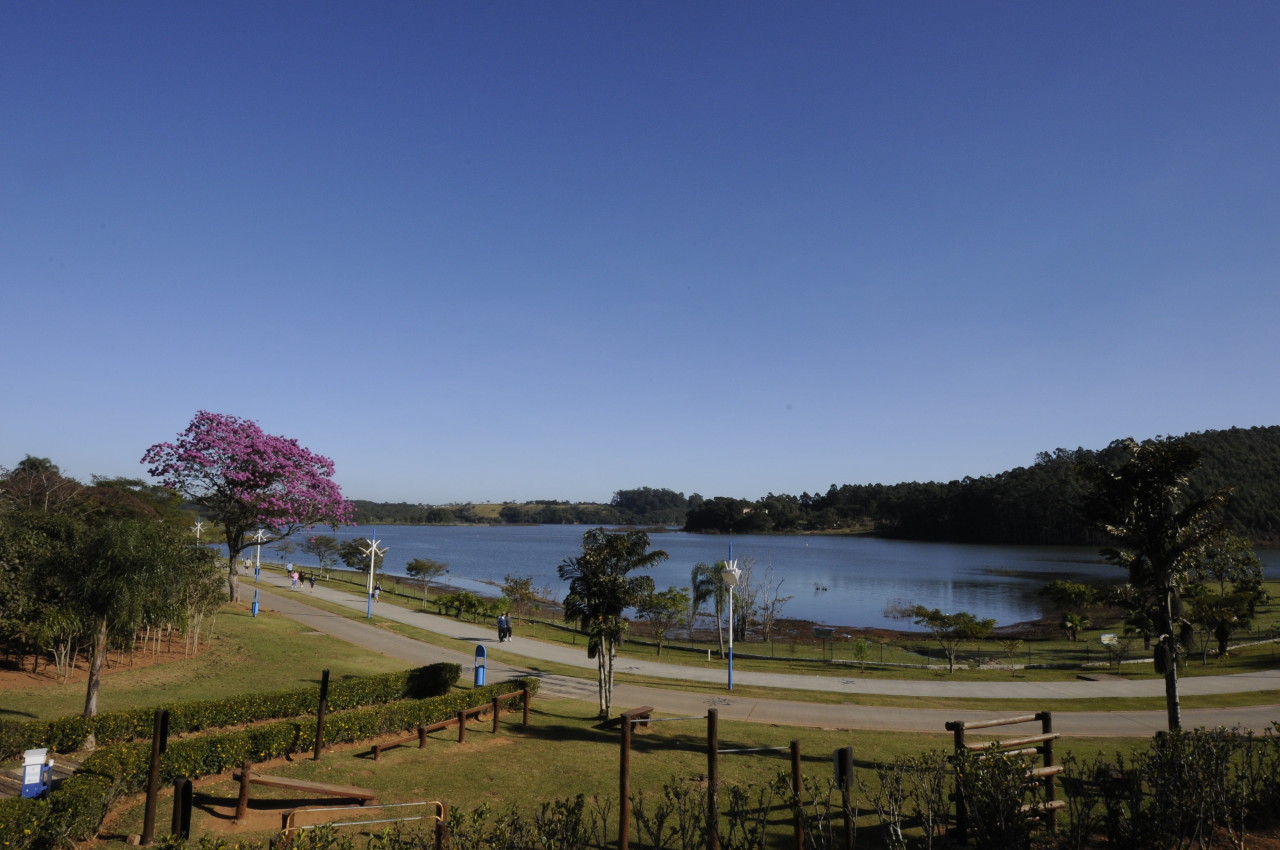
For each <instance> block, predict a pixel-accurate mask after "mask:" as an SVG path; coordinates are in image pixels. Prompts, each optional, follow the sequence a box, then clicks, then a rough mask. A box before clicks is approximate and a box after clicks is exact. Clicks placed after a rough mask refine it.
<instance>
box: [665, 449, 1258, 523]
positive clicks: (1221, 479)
mask: <svg viewBox="0 0 1280 850" xmlns="http://www.w3.org/2000/svg"><path fill="white" fill-rule="evenodd" d="M1185 439H1186V440H1187V441H1189V442H1191V443H1192V444H1194V445H1195V446H1196V447H1197V448H1198V449H1200V451H1201V453H1202V463H1201V467H1200V469H1199V470H1198V471H1197V474H1196V476H1195V477H1194V479H1193V486H1194V488H1195V490H1196V491H1197V493H1207V492H1210V491H1212V490H1215V489H1218V488H1220V487H1229V488H1231V489H1232V491H1233V496H1232V498H1231V500H1230V502H1229V503H1228V507H1227V516H1228V520H1229V522H1230V523H1231V525H1232V527H1233V529H1234V530H1235V531H1237V532H1238V533H1240V534H1243V535H1245V536H1247V537H1249V538H1252V539H1254V540H1256V541H1267V542H1277V541H1280V427H1277V426H1272V427H1265V428H1248V429H1244V428H1232V429H1230V430H1228V431H1206V432H1204V433H1199V434H1187V435H1185ZM1105 451H1107V449H1105V448H1104V449H1101V450H1098V451H1094V450H1089V449H1083V448H1077V449H1074V450H1070V449H1058V450H1056V451H1053V452H1042V453H1041V454H1040V455H1039V456H1038V457H1037V458H1036V462H1035V463H1034V464H1033V465H1031V466H1028V467H1019V468H1017V469H1011V470H1009V471H1007V472H1002V473H1000V474H998V475H991V476H984V477H982V478H965V479H962V480H959V481H951V482H948V483H945V484H944V483H937V482H931V483H926V484H920V483H914V482H913V483H908V484H889V485H884V484H865V485H853V484H846V485H844V486H840V487H837V486H835V485H832V486H831V487H830V489H828V490H827V492H826V493H824V494H821V495H810V494H808V493H803V494H801V495H800V496H799V497H794V496H774V495H773V494H770V495H768V496H766V497H765V498H763V499H760V500H757V501H756V502H745V501H740V500H735V499H721V498H715V499H709V500H707V501H705V502H704V503H703V504H702V505H700V506H699V507H698V508H696V509H694V510H691V511H690V512H689V517H688V520H687V522H686V528H687V529H688V530H689V531H734V532H738V533H748V532H766V531H818V530H824V529H825V530H832V529H840V528H863V529H866V530H870V531H873V532H874V533H877V534H881V535H884V536H891V537H901V538H906V539H912V540H948V541H954V542H971V543H1028V544H1045V543H1059V544H1070V543H1095V542H1098V541H1097V538H1096V536H1095V535H1093V534H1092V533H1091V532H1090V531H1089V529H1088V528H1087V527H1086V526H1085V523H1084V522H1083V520H1082V518H1081V516H1080V511H1079V506H1080V500H1081V496H1082V489H1081V484H1080V482H1079V480H1078V478H1077V476H1076V468H1077V466H1078V465H1079V464H1081V463H1087V462H1091V461H1093V460H1094V459H1095V458H1097V457H1098V456H1099V454H1100V453H1101V452H1105Z"/></svg>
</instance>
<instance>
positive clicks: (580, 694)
mask: <svg viewBox="0 0 1280 850" xmlns="http://www.w3.org/2000/svg"><path fill="white" fill-rule="evenodd" d="M254 588H258V589H260V590H261V591H262V594H261V597H260V606H261V608H262V609H264V610H267V611H276V612H278V613H280V614H282V615H284V616H286V617H289V618H290V619H293V620H297V621H298V622H301V623H303V624H305V625H308V626H310V627H311V628H313V629H315V630H316V631H319V632H324V633H326V634H330V635H333V636H334V637H338V638H341V639H342V640H345V641H348V642H350V643H354V644H356V645H358V646H363V647H365V648H367V649H371V650H373V651H375V652H380V653H382V654H384V655H388V656H391V657H394V658H400V659H402V660H404V661H406V662H408V663H411V664H414V665H422V664H430V663H433V662H436V661H450V662H454V663H457V664H460V665H462V667H463V669H464V671H465V672H464V676H471V675H472V669H473V668H472V665H473V663H474V652H475V650H474V645H476V644H483V645H485V646H486V647H487V648H488V650H489V651H491V652H492V651H495V650H497V651H498V652H503V651H509V652H510V653H511V654H513V655H519V656H520V657H521V659H522V660H523V661H524V665H523V666H522V665H521V664H518V663H514V662H513V663H507V662H504V661H502V660H500V659H498V658H490V659H489V662H488V675H489V677H490V678H491V679H496V677H504V678H505V677H508V676H517V675H534V676H537V677H538V678H540V679H541V680H542V685H541V689H542V693H544V694H546V695H548V696H552V697H568V698H574V699H583V700H588V701H591V702H595V701H596V699H597V694H596V684H595V679H594V676H588V678H581V679H579V678H574V677H570V676H557V675H551V674H547V673H545V672H544V671H541V670H539V669H538V667H537V661H539V660H543V661H551V662H554V663H556V664H560V665H565V666H572V667H580V668H583V669H584V671H590V672H591V673H594V671H595V662H594V661H590V660H588V659H587V656H586V652H585V650H584V649H581V648H574V647H572V646H565V645H562V644H553V643H546V642H542V641H535V640H522V639H521V638H520V637H519V635H517V636H516V637H515V639H514V640H513V641H512V642H510V643H507V644H501V645H500V644H499V643H498V640H497V633H496V630H495V629H492V628H486V627H484V626H480V625H476V624H474V623H464V622H462V621H461V620H455V619H452V618H449V617H440V616H437V615H434V614H427V613H424V612H418V611H411V610H408V609H405V608H400V607H397V606H395V605H381V604H378V603H375V605H374V609H375V613H376V614H377V615H378V616H379V617H381V618H384V619H388V620H395V621H398V622H401V623H406V624H408V625H411V626H415V627H417V628H420V629H423V630H425V631H430V632H434V633H436V634H440V635H444V636H446V637H451V638H453V639H455V640H458V641H460V642H464V643H466V644H469V645H470V646H468V647H467V648H466V649H459V650H449V649H443V648H441V647H438V646H435V645H433V644H429V643H423V642H421V641H417V640H414V639H412V638H408V637H404V636H402V635H398V634H395V633H394V632H391V631H388V630H387V629H383V628H379V627H377V626H374V625H372V624H369V623H366V622H363V621H359V620H351V619H348V618H346V617H341V616H338V615H336V614H330V613H327V612H325V611H321V610H320V609H318V608H315V607H312V606H310V605H308V604H307V601H308V597H311V596H314V597H315V598H317V599H324V600H325V601H327V602H331V603H335V604H338V605H342V606H344V607H347V608H351V609H353V610H356V611H359V612H361V613H364V612H365V611H366V610H367V607H368V605H367V603H366V602H365V601H364V600H361V599H357V598H355V597H352V596H351V595H350V594H347V593H344V592H342V591H338V590H331V589H329V588H326V587H323V586H318V587H316V588H315V589H314V590H312V589H310V588H306V589H303V590H291V589H289V588H288V587H287V586H286V582H285V579H284V578H283V577H282V576H279V575H277V574H274V573H273V574H268V573H265V572H264V573H263V574H262V581H261V583H260V584H257V585H255V584H253V583H252V582H251V581H249V582H247V581H245V579H244V578H241V597H242V598H244V597H245V596H246V593H251V592H252V591H253V589H254ZM615 669H616V671H617V672H619V673H641V674H644V675H647V676H656V677H661V678H667V679H672V680H673V687H677V686H678V685H677V684H676V683H678V682H679V681H680V680H685V681H702V682H714V683H719V682H724V681H725V673H724V672H723V671H715V670H706V669H702V668H690V667H681V666H678V665H674V664H664V663H662V662H659V661H646V660H636V659H630V658H626V659H620V660H619V662H618V664H617V666H616V668H615ZM851 672H852V671H851ZM734 682H735V684H739V685H762V686H769V687H775V688H789V689H794V690H817V691H824V692H827V693H832V692H837V693H847V694H888V695H897V696H907V697H912V696H914V697H949V698H986V699H996V700H999V699H1031V700H1034V699H1044V700H1055V701H1056V700H1063V699H1086V698H1098V697H1114V698H1120V697H1158V696H1163V694H1164V682H1163V681H1162V680H1159V679H1147V680H1140V681H1126V680H1119V679H1117V680H1107V681H1097V682H1086V681H1069V682H939V681H929V680H896V679H893V680H878V679H877V680H871V679H858V678H857V677H855V676H849V677H846V678H838V677H831V676H804V675H796V674H787V673H755V672H749V671H736V672H735V674H734ZM1180 685H1181V693H1182V694H1183V695H1190V694H1215V693H1237V692H1242V691H1261V690H1273V689H1280V670H1268V671H1263V672H1257V673H1242V674H1236V675H1230V676H1197V677H1192V678H1188V679H1183V680H1181V683H1180ZM613 702H614V704H615V705H617V706H619V707H620V708H625V707H627V706H636V705H651V706H653V707H654V708H656V709H657V710H658V711H661V712H664V713H669V714H676V715H688V716H693V715H699V716H700V715H704V714H706V711H707V709H708V708H716V709H718V710H719V713H720V716H721V717H723V718H725V719H727V720H746V721H751V722H756V723H776V724H780V725H786V726H814V727H822V728H842V729H882V730H890V731H903V732H943V731H944V727H943V724H944V723H946V721H948V720H970V719H979V718H990V717H992V716H993V715H994V716H1001V715H1004V714H1008V713H1009V712H1008V711H1001V709H1000V708H999V707H998V706H996V707H993V708H992V710H990V711H954V710H937V709H913V708H903V707H898V706H864V705H831V704H818V703H806V702H800V701H792V700H770V699H756V698H753V697H741V696H738V695H737V694H736V693H735V692H732V691H729V690H727V689H726V690H725V692H724V693H723V694H707V693H689V692H685V691H680V690H668V689H665V688H650V687H641V686H637V685H628V684H617V685H615V686H614V692H613ZM1277 720H1280V706H1271V705H1262V706H1246V707H1242V708H1224V709H1185V708H1184V709H1183V711H1182V722H1183V726H1184V727H1186V728H1188V729H1190V728H1194V727H1198V726H1205V727H1215V726H1227V727H1235V726H1239V727H1241V728H1246V729H1253V730H1254V731H1257V732H1261V731H1263V730H1264V729H1268V728H1270V727H1271V726H1272V724H1273V722H1275V721H1277ZM1053 721H1054V729H1055V730H1056V731H1058V732H1061V733H1062V734H1064V735H1074V736H1140V737H1146V736H1149V735H1151V734H1153V733H1155V732H1157V731H1159V730H1162V729H1164V728H1166V720H1165V712H1164V710H1163V709H1161V710H1156V711H1072V712H1062V711H1060V712H1058V713H1056V714H1055V715H1054V718H1053Z"/></svg>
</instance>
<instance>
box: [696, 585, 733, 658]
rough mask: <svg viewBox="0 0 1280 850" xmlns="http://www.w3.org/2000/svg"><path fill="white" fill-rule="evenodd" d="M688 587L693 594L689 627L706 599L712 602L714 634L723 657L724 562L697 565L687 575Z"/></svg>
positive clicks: (725, 588)
mask: <svg viewBox="0 0 1280 850" xmlns="http://www.w3.org/2000/svg"><path fill="white" fill-rule="evenodd" d="M689 585H690V587H691V588H692V593H693V610H692V611H691V612H690V614H691V616H690V617H689V625H690V627H692V626H693V623H694V622H695V621H696V620H697V619H698V613H699V612H700V611H701V610H702V604H703V603H704V602H706V601H707V600H708V599H711V600H713V601H714V604H715V609H716V634H717V636H718V637H719V638H720V655H721V656H722V657H723V656H724V609H725V606H726V605H727V604H728V600H729V588H727V587H725V584H724V561H716V562H715V564H714V565H712V564H698V565H696V566H695V567H694V568H693V570H692V571H691V572H690V573H689Z"/></svg>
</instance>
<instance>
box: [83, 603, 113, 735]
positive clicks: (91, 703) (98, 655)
mask: <svg viewBox="0 0 1280 850" xmlns="http://www.w3.org/2000/svg"><path fill="white" fill-rule="evenodd" d="M106 655H107V618H106V617H102V618H101V619H99V620H98V629H97V634H96V635H94V638H93V652H92V653H91V654H90V656H89V685H88V688H87V690H86V691H85V696H84V716H85V717H93V716H95V715H97V713H98V690H99V689H100V688H101V687H102V662H103V660H104V659H105V658H106Z"/></svg>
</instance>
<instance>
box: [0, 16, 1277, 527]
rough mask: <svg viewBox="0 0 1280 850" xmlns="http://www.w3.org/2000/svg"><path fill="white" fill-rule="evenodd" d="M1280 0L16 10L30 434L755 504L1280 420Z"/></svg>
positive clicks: (8, 341) (132, 470)
mask: <svg viewBox="0 0 1280 850" xmlns="http://www.w3.org/2000/svg"><path fill="white" fill-rule="evenodd" d="M1278 43H1280V4H1276V3H1273V2H1232V3H1211V2H1203V3H1199V2H1196V3H1187V2H1125V3H1110V2H1084V3H1081V2H1034V3H1026V2H1016V3H1012V2H1011V3H980V2H975V3H955V2H923V0H922V1H921V2H901V3H898V2H895V3H872V2H865V3H757V2H724V3H699V2H694V3H655V2H639V3H606V2H582V3H562V2H537V3H517V2H506V3H485V2H465V3H463V2H456V3H455V2H373V3H354V2H351V3H325V2H308V3H296V2H251V3H236V2H218V3H211V2H206V3H200V2H190V3H168V2H119V3H101V2H79V3H76V2H51V3H17V2H14V3H7V4H4V5H3V6H0V121H2V123H3V127H4V131H3V132H2V133H0V186H2V187H3V192H2V194H3V201H0V276H2V278H3V284H4V285H3V288H2V290H0V291H2V292H3V304H4V308H5V309H4V317H5V318H4V322H3V326H4V330H3V332H2V333H0V355H2V356H3V362H4V364H5V369H4V380H3V386H4V387H5V390H6V392H5V393H4V395H5V397H6V399H7V403H6V405H5V407H6V412H5V415H4V416H3V417H2V418H0V465H4V466H10V467H11V466H13V465H14V464H16V463H17V462H18V461H19V460H21V459H22V457H23V456H24V455H26V454H33V455H37V456H41V457H49V458H52V459H53V460H54V462H56V463H58V464H59V465H60V466H61V467H62V469H63V471H64V472H66V473H67V474H70V475H72V476H75V477H77V478H81V479H83V480H87V479H88V478H89V477H90V476H91V475H95V474H98V475H126V476H138V475H142V474H143V472H144V470H143V468H142V467H141V465H140V464H139V462H138V459H139V458H140V457H141V455H142V453H143V451H145V449H146V448H147V447H148V446H149V445H151V444H152V443H156V442H160V441H163V440H171V439H173V438H174V436H175V435H176V434H177V433H178V432H179V431H181V430H182V429H183V428H185V427H186V424H187V423H188V422H189V421H190V419H191V418H192V416H193V415H194V414H195V413H196V411H198V410H211V411H215V412H219V413H228V414H234V415H237V416H241V417H245V418H249V419H253V420H255V421H257V422H258V423H259V424H260V425H261V426H262V427H263V428H264V429H266V430H267V431H269V432H271V433H276V434H283V435H286V436H290V437H295V438H297V439H298V440H299V441H300V442H301V443H302V444H303V445H305V446H307V447H309V448H311V449H312V450H314V451H316V452H318V453H320V454H323V455H326V456H329V457H331V458H333V460H334V462H335V463H336V465H337V479H338V481H339V483H340V484H342V486H343V489H344V491H345V493H346V494H347V495H348V496H349V497H352V498H362V499H375V500H387V501H401V500H403V501H411V502H419V501H421V502H433V503H443V502H455V501H459V502H460V501H503V500H520V501H523V500H527V499H535V498H553V499H571V500H587V501H607V500H608V499H609V498H610V497H611V495H612V493H613V492H614V491H615V490H618V489H623V488H631V487H640V486H650V487H669V488H671V489H674V490H679V491H682V492H684V493H686V494H691V493H694V492H697V493H701V494H702V495H704V496H715V495H725V496H736V497H740V498H752V499H754V498H758V497H760V496H762V495H764V494H765V493H767V492H770V491H772V492H775V493H792V494H797V495H798V494H799V493H801V492H804V491H808V492H817V491H825V490H826V488H827V487H828V486H829V485H831V484H833V483H835V484H844V483H868V482H884V483H893V482H898V481H908V480H950V479H954V478H960V477H963V476H966V475H972V476H980V475H987V474H994V473H997V472H1000V471H1003V470H1005V469H1009V468H1012V467H1016V466H1024V465H1028V464H1030V463H1032V462H1034V459H1035V455H1036V453H1037V452H1039V451H1042V450H1052V449H1054V448H1058V447H1066V448H1075V447H1077V446H1084V447H1087V448H1099V447H1101V446H1103V445H1106V444H1107V443H1108V442H1110V441H1111V440H1113V439H1116V438H1119V437H1125V436H1133V437H1137V438H1146V437H1151V436H1155V435H1158V434H1181V433H1185V432H1189V431H1202V430H1208V429H1218V428H1228V427H1232V426H1241V427H1248V426H1255V425H1275V424H1280V416H1277V409H1278V405H1280V401H1278V399H1277V386H1278V385H1280V357H1278V356H1277V343H1276V339H1275V336H1276V330H1275V328H1276V316H1277V313H1278V312H1280V311H1278V309H1277V308H1278V307H1280V286H1277V270H1278V269H1280V228H1278V225H1280V167H1278V165H1277V158H1276V154H1277V151H1278V150H1280V61H1278V60H1277V52H1276V45H1277V44H1278Z"/></svg>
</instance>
